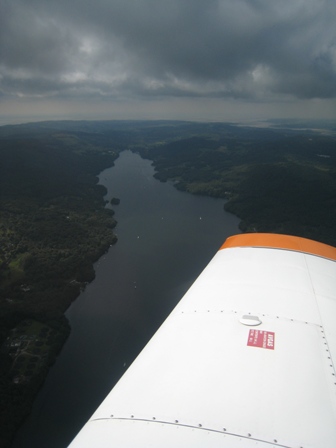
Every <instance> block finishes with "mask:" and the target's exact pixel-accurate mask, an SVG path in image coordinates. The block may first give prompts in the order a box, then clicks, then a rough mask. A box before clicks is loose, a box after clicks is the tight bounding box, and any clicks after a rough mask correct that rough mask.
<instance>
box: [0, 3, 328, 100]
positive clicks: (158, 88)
mask: <svg viewBox="0 0 336 448" xmlns="http://www.w3.org/2000/svg"><path fill="white" fill-rule="evenodd" d="M335 19H336V6H335V2H334V0H305V1H304V0H296V1H295V2H293V1H292V0H290V1H289V0H283V1H281V2H275V1H272V0H229V1H225V0H223V1H221V0H207V1H204V0H169V1H167V0H165V1H162V0H122V1H120V0H96V1H95V2H92V1H85V0H67V1H65V0H58V1H54V2H51V1H49V2H45V1H44V0H43V1H42V0H31V1H28V0H25V1H24V0H21V1H19V0H11V1H9V0H5V1H4V5H3V7H2V11H1V19H0V20H1V22H0V25H1V30H0V90H1V91H2V92H3V93H4V94H12V95H15V94H21V95H60V96H66V95H86V94H88V95H94V94H96V95H104V96H105V95H111V96H113V97H115V96H134V95H140V96H141V95H142V96H147V95H148V96H155V95H162V96H166V95H171V96H209V97H212V96H218V97H225V96H228V97H243V98H244V97H245V98H246V97H250V98H255V99H257V100H258V99H260V100H267V98H271V97H273V96H279V95H280V96H281V95H289V96H292V97H297V98H313V97H321V98H328V97H335V96H336V31H335V28H336V27H335V23H336V20H335Z"/></svg>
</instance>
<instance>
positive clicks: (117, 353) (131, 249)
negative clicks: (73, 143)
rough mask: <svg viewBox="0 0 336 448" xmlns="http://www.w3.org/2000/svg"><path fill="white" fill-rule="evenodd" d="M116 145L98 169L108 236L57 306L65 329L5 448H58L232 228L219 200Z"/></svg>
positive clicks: (233, 231) (231, 219) (235, 225)
mask: <svg viewBox="0 0 336 448" xmlns="http://www.w3.org/2000/svg"><path fill="white" fill-rule="evenodd" d="M153 174H154V169H153V167H152V166H151V162H150V161H148V160H143V159H141V158H140V157H139V156H138V155H136V154H133V153H132V152H130V151H124V152H122V153H121V155H120V157H119V158H118V159H117V161H116V163H115V166H114V167H112V168H109V169H107V170H105V171H103V172H102V173H101V174H100V183H102V184H104V185H105V186H106V187H107V189H108V194H107V196H106V198H107V199H111V198H112V197H118V198H120V201H121V202H120V204H119V205H116V206H113V208H114V210H115V212H116V215H115V217H116V219H117V221H118V225H117V227H116V229H115V230H116V233H117V235H118V242H117V244H116V245H114V246H112V247H111V248H110V250H109V252H108V253H107V254H106V255H104V256H103V257H102V258H101V259H100V260H99V261H98V262H97V263H96V265H95V270H96V278H95V280H94V281H93V282H92V283H91V284H90V285H88V286H87V287H86V289H85V291H83V292H82V293H81V294H80V296H79V297H78V299H77V300H76V301H75V302H74V303H73V305H71V307H70V308H69V310H68V312H67V317H68V319H69V321H70V324H71V328H72V332H71V335H70V337H69V339H68V341H67V343H66V345H65V346H64V348H63V350H62V352H61V354H60V356H59V357H58V359H57V362H56V363H55V365H54V366H53V367H52V369H51V370H50V373H49V375H48V377H47V380H46V382H45V384H44V386H43V388H42V389H41V391H40V393H39V395H38V397H37V399H36V401H35V404H34V408H33V411H32V413H31V416H30V418H29V419H28V420H27V422H26V424H25V425H24V426H23V428H22V430H21V431H20V432H19V434H18V436H17V438H16V440H15V443H14V445H13V447H14V448H32V447H34V448H65V447H67V445H68V444H69V443H70V442H71V440H72V439H73V437H74V436H75V435H76V433H77V432H78V431H79V429H80V428H81V427H82V426H83V424H84V423H85V422H86V421H87V420H88V418H89V417H90V416H91V414H92V413H93V412H94V410H95V409H96V407H97V406H98V405H99V404H100V402H101V401H102V400H103V398H104V397H105V396H106V395H107V393H108V392H109V391H110V389H111V388H112V387H113V385H114V384H115V383H116V382H117V381H118V379H119V378H120V376H121V375H122V374H123V372H124V371H125V370H126V369H127V367H128V366H129V365H130V363H131V362H132V360H133V359H134V358H135V357H136V355H137V354H138V353H139V351H140V350H141V348H142V347H143V346H144V345H145V344H146V343H147V341H148V340H149V338H150V337H151V336H152V335H153V333H154V332H155V331H156V329H157V328H158V327H159V326H160V325H161V323H162V321H163V320H164V319H165V317H166V316H167V315H168V313H169V312H170V311H171V310H172V308H173V307H174V306H175V305H176V303H177V302H178V301H179V299H180V298H181V297H182V295H183V294H184V293H185V291H186V290H187V289H188V288H189V286H190V285H191V284H192V283H193V281H194V280H195V279H196V277H197V276H198V274H199V273H200V272H201V271H202V269H203V268H204V267H205V266H206V264H207V263H208V262H209V261H210V259H211V258H212V257H213V256H214V255H215V253H216V251H217V250H218V248H219V247H220V246H221V244H222V243H223V241H224V240H225V239H226V238H227V237H228V236H230V235H233V234H236V233H239V230H238V223H239V220H238V218H236V217H235V216H233V215H231V214H229V213H226V212H224V210H223V205H224V201H223V200H220V199H213V198H207V197H202V196H193V195H190V194H188V193H183V192H179V191H177V190H176V189H175V188H174V187H173V185H172V184H171V183H161V182H159V181H157V180H155V179H154V178H153Z"/></svg>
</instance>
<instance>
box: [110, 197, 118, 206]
mask: <svg viewBox="0 0 336 448" xmlns="http://www.w3.org/2000/svg"><path fill="white" fill-rule="evenodd" d="M110 203H111V205H119V204H120V199H119V198H112V199H111V201H110Z"/></svg>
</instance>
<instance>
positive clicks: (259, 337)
mask: <svg viewBox="0 0 336 448" xmlns="http://www.w3.org/2000/svg"><path fill="white" fill-rule="evenodd" d="M274 342H275V333H273V332H272V331H262V330H250V331H249V336H248V340H247V345H249V346H250V347H260V348H267V349H268V350H274Z"/></svg>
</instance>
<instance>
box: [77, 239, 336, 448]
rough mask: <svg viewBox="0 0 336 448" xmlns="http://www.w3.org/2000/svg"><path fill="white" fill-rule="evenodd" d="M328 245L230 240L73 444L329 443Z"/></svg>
mask: <svg viewBox="0 0 336 448" xmlns="http://www.w3.org/2000/svg"><path fill="white" fill-rule="evenodd" d="M335 360H336V248H333V247H331V246H327V245H325V244H322V243H317V242H314V241H311V240H307V239H304V238H298V237H292V236H286V235H274V234H242V235H237V236H234V237H231V238H229V239H228V240H227V241H226V242H225V243H224V244H223V246H222V247H221V249H220V250H219V251H218V253H217V254H216V255H215V256H214V258H213V259H212V260H211V261H210V263H209V264H208V266H207V267H206V268H205V269H204V271H203V272H202V273H201V275H200V276H199V277H198V279H197V280H196V281H195V283H194V284H193V285H192V286H191V288H190V289H189V291H188V292H187V293H186V294H185V295H184V297H183V298H182V299H181V301H180V302H179V304H178V305H177V306H176V308H175V309H174V310H173V311H172V313H171V314H170V315H169V317H168V318H167V319H166V321H165V322H164V323H163V325H162V326H161V327H160V329H159V330H158V331H157V333H156V334H155V335H154V336H153V338H152V339H151V340H150V342H149V343H148V344H147V346H146V347H145V348H144V350H143V351H142V352H141V353H140V355H139V356H138V357H137V359H136V360H135V361H134V363H133V364H132V365H131V367H130V368H129V369H128V370H127V372H126V373H125V374H124V375H123V377H122V378H121V379H120V381H119V382H118V383H117V385H116V386H115V387H114V388H113V389H112V391H111V392H110V394H109V395H108V396H107V397H106V399H105V400H104V401H103V403H102V404H101V405H100V407H99V408H98V409H97V410H96V412H95V413H94V414H93V416H92V417H91V418H90V420H89V421H88V422H87V423H86V425H85V426H84V428H83V429H82V430H81V432H80V433H79V434H78V435H77V437H76V438H75V439H74V441H73V442H72V443H71V445H70V447H71V448H93V447H95V448H96V447H98V448H112V447H116V448H125V447H130V448H133V447H138V448H145V447H146V448H149V447H160V448H168V447H169V448H171V447H183V448H186V447H187V448H188V447H193V448H196V447H200V448H201V447H202V448H204V447H207V448H214V447H216V448H218V447H224V448H228V447H230V448H236V447H240V448H242V447H246V448H250V447H258V448H259V447H261V448H266V447H267V448H270V447H293V448H294V447H295V448H300V447H303V448H308V447H310V448H314V447H316V448H317V447H318V448H322V447H323V448H335V447H336V376H335V374H336V371H335V364H334V362H335Z"/></svg>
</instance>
